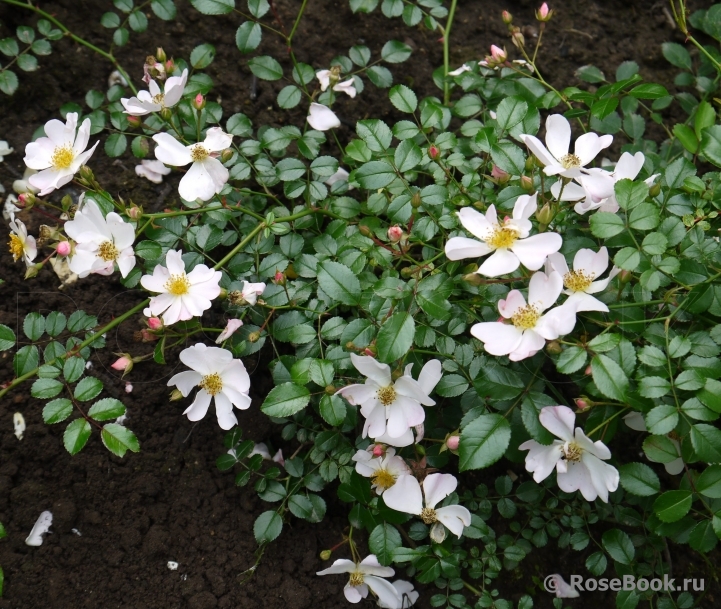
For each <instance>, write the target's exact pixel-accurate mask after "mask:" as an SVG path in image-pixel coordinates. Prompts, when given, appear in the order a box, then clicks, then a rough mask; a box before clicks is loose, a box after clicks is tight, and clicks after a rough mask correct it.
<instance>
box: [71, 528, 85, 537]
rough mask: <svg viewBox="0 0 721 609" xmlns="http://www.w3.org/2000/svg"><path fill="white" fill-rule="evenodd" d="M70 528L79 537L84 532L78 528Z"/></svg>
mask: <svg viewBox="0 0 721 609" xmlns="http://www.w3.org/2000/svg"><path fill="white" fill-rule="evenodd" d="M70 530H71V531H72V532H73V533H75V534H76V535H77V536H78V537H82V536H83V534H82V533H81V532H80V531H78V530H77V529H70Z"/></svg>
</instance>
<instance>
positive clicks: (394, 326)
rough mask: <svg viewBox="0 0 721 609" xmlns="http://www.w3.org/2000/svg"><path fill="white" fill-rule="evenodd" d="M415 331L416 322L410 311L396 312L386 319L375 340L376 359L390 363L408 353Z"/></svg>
mask: <svg viewBox="0 0 721 609" xmlns="http://www.w3.org/2000/svg"><path fill="white" fill-rule="evenodd" d="M415 331H416V324H415V322H414V321H413V316H412V315H411V314H410V313H405V312H397V313H394V314H393V315H391V316H390V317H389V318H388V319H386V321H385V322H384V323H383V325H382V326H381V329H380V331H379V332H378V338H377V340H376V347H377V348H378V361H380V362H383V363H386V364H390V363H391V362H394V361H395V360H397V359H399V358H401V357H402V356H403V355H405V354H406V353H408V349H410V348H411V345H412V344H413V336H414V335H415Z"/></svg>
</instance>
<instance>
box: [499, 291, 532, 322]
mask: <svg viewBox="0 0 721 609" xmlns="http://www.w3.org/2000/svg"><path fill="white" fill-rule="evenodd" d="M525 306H526V299H525V298H524V297H523V294H521V292H520V291H519V290H511V291H510V292H508V295H507V296H506V298H505V300H503V299H501V300H499V301H498V311H499V313H500V314H501V315H503V317H505V318H506V319H510V318H511V317H513V316H514V315H515V314H516V312H517V311H518V309H522V308H523V307H525Z"/></svg>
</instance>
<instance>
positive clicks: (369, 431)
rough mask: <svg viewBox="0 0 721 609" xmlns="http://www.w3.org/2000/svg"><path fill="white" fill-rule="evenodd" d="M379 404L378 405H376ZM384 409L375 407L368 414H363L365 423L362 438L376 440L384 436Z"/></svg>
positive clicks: (378, 406)
mask: <svg viewBox="0 0 721 609" xmlns="http://www.w3.org/2000/svg"><path fill="white" fill-rule="evenodd" d="M378 404H379V403H378ZM385 410H386V409H385V408H384V407H382V406H380V405H376V407H375V408H373V409H372V410H371V411H370V412H369V413H368V414H365V415H364V416H365V418H366V422H365V425H364V426H363V437H364V438H365V437H370V438H378V437H379V436H382V435H384V434H386V412H385ZM386 435H387V434H386Z"/></svg>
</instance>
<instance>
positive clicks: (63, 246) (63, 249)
mask: <svg viewBox="0 0 721 609" xmlns="http://www.w3.org/2000/svg"><path fill="white" fill-rule="evenodd" d="M55 250H56V251H57V253H58V256H67V255H68V254H69V253H70V243H68V242H67V241H61V242H60V243H58V244H57V246H56V247H55Z"/></svg>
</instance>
